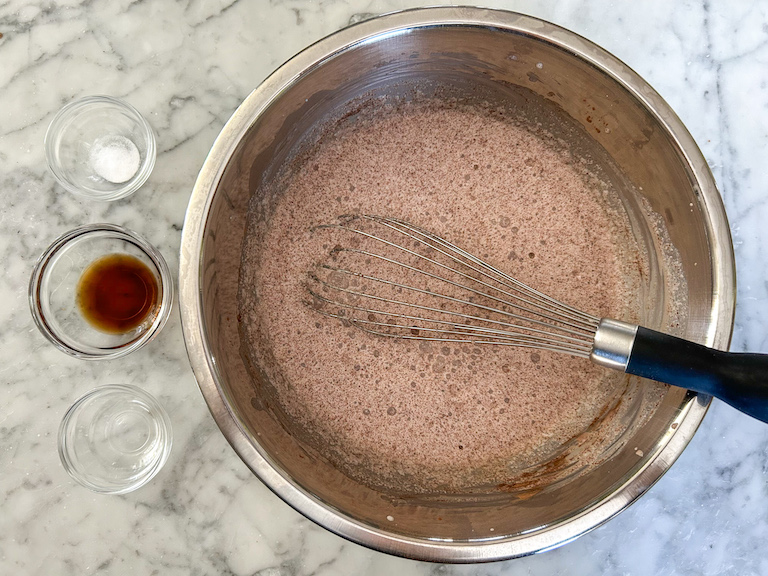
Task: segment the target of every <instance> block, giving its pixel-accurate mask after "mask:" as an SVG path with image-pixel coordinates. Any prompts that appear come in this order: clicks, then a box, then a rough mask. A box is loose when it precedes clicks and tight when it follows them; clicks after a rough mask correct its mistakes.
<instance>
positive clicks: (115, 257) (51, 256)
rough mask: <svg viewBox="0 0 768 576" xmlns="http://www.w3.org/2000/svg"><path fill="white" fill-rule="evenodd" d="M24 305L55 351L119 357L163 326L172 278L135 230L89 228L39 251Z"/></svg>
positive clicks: (107, 226)
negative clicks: (41, 251)
mask: <svg viewBox="0 0 768 576" xmlns="http://www.w3.org/2000/svg"><path fill="white" fill-rule="evenodd" d="M110 272H111V275H110ZM132 299H133V300H132ZM29 304H30V309H31V311H32V317H33V318H34V320H35V323H36V324H37V327H38V328H39V329H40V331H41V332H42V333H43V335H44V336H45V337H46V338H48V340H50V341H51V342H52V343H53V344H54V345H55V346H56V347H57V348H58V349H59V350H61V351H63V352H65V353H67V354H70V355H71V356H74V357H76V358H82V359H85V360H94V359H106V358H118V357H120V356H125V355H126V354H129V353H131V352H133V351H134V350H138V349H139V348H141V347H142V346H144V345H145V344H146V343H147V342H149V341H150V340H152V339H153V338H154V337H155V336H156V335H157V334H158V333H159V332H160V330H161V329H162V328H163V326H164V325H165V323H166V321H167V320H168V316H169V315H170V312H171V306H172V304H173V279H172V277H171V272H170V269H169V268H168V265H167V264H166V262H165V259H164V258H163V256H162V255H161V254H160V252H158V251H157V250H156V249H155V248H154V247H153V246H152V245H151V244H149V242H147V241H146V240H144V239H143V238H142V237H141V236H139V235H138V234H136V233H135V232H131V231H130V230H126V229H125V228H122V227H120V226H115V225H114V224H90V225H87V226H81V227H79V228H76V229H74V230H72V231H70V232H67V233H66V234H64V235H63V236H61V237H60V238H58V239H57V240H56V241H55V242H54V243H53V244H51V246H50V247H49V248H48V249H47V250H46V251H45V252H44V253H43V255H42V256H41V257H40V259H39V260H38V261H37V264H36V265H35V269H34V271H33V272H32V277H31V279H30V283H29Z"/></svg>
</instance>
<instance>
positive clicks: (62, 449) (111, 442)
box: [59, 384, 173, 494]
mask: <svg viewBox="0 0 768 576" xmlns="http://www.w3.org/2000/svg"><path fill="white" fill-rule="evenodd" d="M172 444H173V438H172V432H171V422H170V419H169V418H168V414H167V413H166V411H165V410H164V409H163V407H162V406H161V405H160V404H159V403H158V402H157V400H155V398H154V397H152V396H151V395H150V394H148V393H147V392H145V391H144V390H142V389H141V388H137V387H136V386H129V385H125V384H110V385H107V386H100V387H98V388H94V389H93V390H91V391H90V392H88V393H86V394H85V395H84V396H82V397H81V398H80V399H79V400H77V402H75V403H74V404H73V405H72V407H71V408H70V409H69V410H68V411H67V413H66V414H65V415H64V418H63V419H62V421H61V425H60V426H59V457H60V458H61V463H62V465H63V466H64V468H65V469H66V471H67V472H68V473H69V475H70V476H71V477H72V478H74V479H75V480H76V481H77V482H79V483H80V484H82V485H83V486H85V487H86V488H90V489H91V490H93V491H94V492H100V493H102V494H125V493H126V492H130V491H132V490H136V489H137V488H139V487H140V486H143V485H144V484H146V483H147V482H149V481H150V480H151V479H152V478H153V477H154V476H155V475H156V474H157V473H158V472H159V471H160V469H161V468H162V467H163V465H164V464H165V462H166V460H168V455H169V454H170V452H171V446H172Z"/></svg>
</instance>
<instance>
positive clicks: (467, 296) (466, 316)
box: [307, 215, 600, 357]
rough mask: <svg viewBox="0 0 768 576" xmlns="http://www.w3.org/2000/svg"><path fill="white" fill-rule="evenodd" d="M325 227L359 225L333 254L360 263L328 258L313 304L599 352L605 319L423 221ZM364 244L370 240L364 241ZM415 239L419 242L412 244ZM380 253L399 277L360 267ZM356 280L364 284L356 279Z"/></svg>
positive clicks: (400, 322) (473, 335) (375, 328)
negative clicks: (596, 345) (478, 254)
mask: <svg viewBox="0 0 768 576" xmlns="http://www.w3.org/2000/svg"><path fill="white" fill-rule="evenodd" d="M317 230H336V231H339V232H342V233H344V234H347V233H348V234H351V235H352V236H351V237H350V242H351V243H354V244H356V245H355V246H354V247H352V246H344V245H341V244H337V245H336V246H334V248H332V249H331V250H330V253H329V256H330V257H331V259H333V260H339V259H340V258H341V259H343V258H347V259H350V260H351V261H352V262H353V263H354V266H351V267H350V266H344V265H341V266H340V265H333V266H332V265H330V264H328V263H319V264H318V266H317V270H316V271H315V272H310V273H309V274H308V278H309V287H308V292H309V294H310V295H311V296H312V302H308V303H307V304H308V305H309V306H311V307H312V308H314V309H316V310H318V311H319V312H321V313H322V314H324V315H326V316H330V317H334V318H339V319H341V320H342V321H344V322H348V323H350V324H351V325H354V326H355V327H357V328H359V329H361V330H364V331H366V332H369V333H372V334H377V335H381V336H389V337H396V338H402V339H408V340H429V341H438V342H445V341H451V342H458V343H469V344H500V345H513V346H519V347H530V348H539V349H549V350H555V351H558V352H564V353H567V354H571V355H574V356H580V357H589V355H590V352H591V349H592V344H593V340H594V334H595V330H596V329H597V326H598V324H599V322H600V320H599V318H596V317H594V316H591V315H589V314H586V313H584V312H582V311H580V310H578V309H576V308H573V307H571V306H568V305H567V304H564V303H562V302H559V301H558V300H556V299H554V298H551V297H549V296H547V295H546V294H543V293H541V292H538V291H537V290H534V289H532V288H530V287H528V286H527V285H525V284H524V283H522V282H520V281H518V280H517V279H515V278H513V277H511V276H509V275H507V274H505V273H503V272H502V271H500V270H498V269H497V268H495V267H493V266H491V265H490V264H488V263H486V262H484V261H483V260H481V259H480V258H478V257H476V256H474V255H472V254H470V253H468V252H466V251H464V250H462V249H461V248H459V247H457V246H455V245H454V244H452V243H450V242H448V241H447V240H444V239H442V238H440V237H439V236H436V235H434V234H432V233H430V232H428V231H426V230H423V229H421V228H418V227H417V226H414V225H413V224H409V223H407V222H404V221H402V220H398V219H396V218H389V217H381V216H372V215H350V216H342V217H340V218H339V222H338V223H332V224H322V225H320V226H317V227H315V228H314V229H313V231H317ZM393 237H394V238H393ZM354 238H357V240H356V241H355V240H353V239H354ZM361 243H367V245H366V246H364V247H359V244H361ZM410 243H412V244H413V249H412V248H410V247H408V246H407V245H406V244H410ZM369 245H370V246H369ZM377 246H378V247H380V248H381V250H379V249H377V248H376V247H377ZM391 252H394V253H395V256H392V255H390V254H391ZM422 252H426V254H425V253H422ZM385 253H386V254H385ZM374 259H375V260H377V261H378V262H380V263H381V264H382V265H383V266H384V267H388V269H390V270H394V272H393V274H395V276H393V277H391V278H390V277H383V274H371V273H367V272H364V271H361V270H358V269H355V266H361V265H362V266H370V264H371V263H372V261H373V260H374ZM361 263H362V264H361ZM321 276H322V277H321ZM350 283H351V284H355V286H353V287H352V288H350V287H349V284H350ZM360 284H362V287H359V285H360ZM320 292H324V293H326V294H329V295H330V296H324V295H322V294H321V293H320ZM390 293H392V294H398V295H403V296H394V297H393V296H390V295H389V294H390ZM406 295H407V297H406ZM408 298H413V300H409V299H408ZM361 302H363V303H364V305H362V304H361Z"/></svg>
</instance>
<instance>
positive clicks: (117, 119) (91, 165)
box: [45, 96, 157, 201]
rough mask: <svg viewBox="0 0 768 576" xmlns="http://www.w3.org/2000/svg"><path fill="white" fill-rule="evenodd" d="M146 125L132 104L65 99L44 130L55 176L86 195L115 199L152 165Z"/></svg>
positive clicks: (149, 129)
mask: <svg viewBox="0 0 768 576" xmlns="http://www.w3.org/2000/svg"><path fill="white" fill-rule="evenodd" d="M156 154H157V150H156V144H155V135H154V133H153V132H152V127H151V126H150V125H149V124H148V123H147V121H146V120H145V119H144V117H143V116H142V115H141V114H140V113H139V111H138V110H136V108H134V107H133V106H131V105H130V104H128V103H127V102H123V101H122V100H119V99H117V98H113V97H111V96H88V97H86V98H82V99H80V100H76V101H74V102H70V103H69V104H67V105H66V106H64V108H62V109H61V110H60V111H59V112H58V114H56V116H55V117H54V119H53V121H52V122H51V124H50V126H49V127H48V132H47V133H46V135H45V155H46V159H47V161H48V167H49V168H50V169H51V172H53V175H54V176H55V177H56V180H57V181H58V182H59V183H60V184H61V185H62V186H63V187H64V188H66V189H67V190H69V191H70V192H72V193H73V194H75V195H77V196H80V197H82V198H87V199H90V200H103V201H109V200H118V199H120V198H125V197H126V196H129V195H130V194H133V193H134V192H135V191H136V190H138V189H139V188H140V187H141V186H142V185H143V184H144V182H146V180H147V178H149V175H150V173H151V172H152V168H154V166H155V156H156Z"/></svg>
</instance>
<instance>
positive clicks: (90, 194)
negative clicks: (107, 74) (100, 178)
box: [43, 94, 157, 202]
mask: <svg viewBox="0 0 768 576" xmlns="http://www.w3.org/2000/svg"><path fill="white" fill-rule="evenodd" d="M104 104H107V105H110V106H115V107H117V108H121V109H122V110H124V111H125V112H127V113H128V114H129V115H130V116H131V117H132V118H133V119H134V120H135V121H136V124H137V125H139V126H140V127H141V128H142V130H143V131H144V133H145V135H146V138H147V150H146V153H145V155H144V159H143V161H142V163H141V165H140V166H139V169H138V170H137V171H136V174H134V175H133V177H131V179H130V180H128V181H126V182H125V183H122V184H115V188H114V190H112V191H111V192H94V191H91V190H90V189H88V188H83V187H82V186H78V185H76V184H75V183H73V182H72V181H71V180H70V179H69V178H67V177H66V176H65V175H64V173H63V172H62V171H61V167H60V165H59V164H58V163H57V162H56V161H55V160H54V158H55V156H56V155H55V153H54V146H55V143H56V140H57V136H58V135H59V134H60V131H61V129H62V123H63V122H64V121H65V120H66V119H67V118H69V117H70V116H71V115H72V114H74V113H75V112H78V111H79V110H81V109H83V108H89V107H93V106H94V105H104ZM43 147H44V149H45V161H46V163H47V165H48V169H49V170H50V171H51V173H52V174H53V176H54V178H55V179H56V181H57V182H58V183H59V184H61V186H63V187H64V189H66V190H67V191H68V192H71V193H72V194H74V195H75V196H77V197H79V198H83V199H87V200H96V201H102V202H111V201H113V200H120V199H122V198H126V197H128V196H130V195H131V194H133V193H134V192H136V191H137V190H138V189H139V188H141V187H142V186H143V185H144V183H145V182H146V181H147V179H148V178H149V176H150V174H152V170H153V169H154V167H155V161H156V160H157V138H156V137H155V132H154V130H153V129H152V126H151V125H150V124H149V122H147V119H146V118H144V116H143V115H142V114H141V112H139V111H138V110H137V109H136V108H135V107H134V106H133V105H131V104H129V103H128V102H126V101H125V100H121V99H120V98H115V97H114V96H106V95H102V94H96V95H92V96H84V97H83V98H78V99H77V100H72V101H71V102H68V103H67V104H65V105H64V106H63V107H62V108H61V109H60V110H59V111H58V112H57V113H56V115H55V116H54V117H53V120H51V123H50V124H49V125H48V128H47V130H46V131H45V137H44V138H43Z"/></svg>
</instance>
